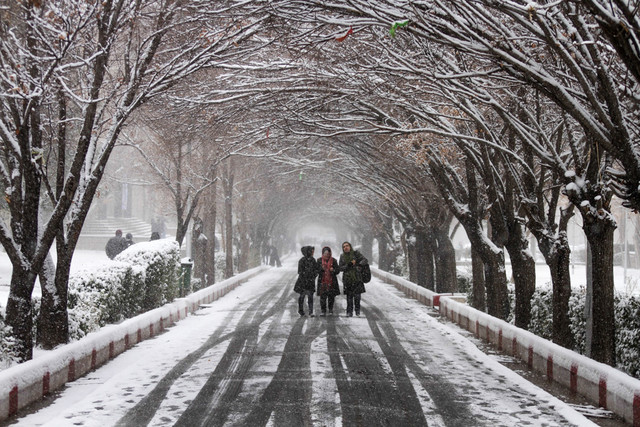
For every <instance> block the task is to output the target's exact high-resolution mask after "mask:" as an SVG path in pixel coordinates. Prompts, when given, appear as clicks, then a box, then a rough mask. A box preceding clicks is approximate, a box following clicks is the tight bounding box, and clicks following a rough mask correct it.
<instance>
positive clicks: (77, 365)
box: [0, 266, 267, 420]
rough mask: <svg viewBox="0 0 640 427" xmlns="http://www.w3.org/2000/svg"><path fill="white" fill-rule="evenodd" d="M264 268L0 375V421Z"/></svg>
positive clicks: (88, 337)
mask: <svg viewBox="0 0 640 427" xmlns="http://www.w3.org/2000/svg"><path fill="white" fill-rule="evenodd" d="M266 269H267V267H265V266H260V267H256V268H253V269H251V270H248V271H245V272H243V273H241V274H238V275H236V276H234V277H231V278H229V279H227V280H224V281H222V282H220V283H216V284H214V285H212V286H209V287H208V288H205V289H201V290H199V291H197V292H194V293H193V294H191V295H189V296H187V297H186V298H181V299H178V300H176V301H174V302H172V303H169V304H166V305H164V306H163V307H160V308H156V309H154V310H151V311H148V312H146V313H143V314H141V315H139V316H136V317H134V318H132V319H128V320H125V321H124V322H122V323H120V324H118V325H108V326H105V327H104V328H102V329H101V330H100V331H97V332H94V333H91V334H88V335H87V336H86V337H84V338H83V339H81V340H79V341H76V342H73V343H71V344H68V345H65V346H62V347H60V348H59V349H57V350H53V351H51V352H50V353H48V354H46V355H44V356H42V357H39V358H37V359H33V360H29V361H27V362H25V363H21V364H20V365H16V366H13V367H11V368H9V369H6V370H4V371H0V420H4V419H7V418H9V417H11V416H12V415H15V414H17V413H18V412H19V411H20V409H22V408H24V407H25V406H27V405H29V404H31V403H33V402H35V401H38V400H41V399H43V398H44V397H46V396H47V395H49V394H50V393H51V392H53V391H55V390H57V389H59V388H61V387H62V386H64V385H65V384H66V383H68V382H71V381H75V380H76V379H77V378H80V377H82V376H83V375H85V374H87V373H88V372H91V371H92V370H94V369H96V368H97V367H99V366H101V365H103V364H104V363H106V362H108V361H109V360H111V359H113V358H114V357H116V356H117V355H119V354H120V353H123V352H124V351H126V350H128V349H129V348H131V347H133V346H134V345H136V344H137V343H139V342H141V341H144V340H146V339H148V338H151V337H153V336H154V335H156V334H159V333H162V332H163V331H164V329H165V328H166V327H169V326H171V325H173V324H174V323H176V322H177V321H179V320H181V319H183V318H185V317H187V316H188V314H189V313H193V312H194V311H196V310H198V309H199V308H200V306H201V305H202V304H208V303H211V302H213V301H215V300H217V299H218V298H220V297H222V296H224V295H226V294H227V293H229V292H230V291H232V290H233V289H235V288H237V287H238V286H240V285H241V284H242V283H243V282H246V281H247V280H249V279H250V278H252V277H254V276H256V275H258V274H260V273H262V272H263V271H264V270H266Z"/></svg>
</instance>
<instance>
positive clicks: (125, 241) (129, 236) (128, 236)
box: [124, 233, 135, 248]
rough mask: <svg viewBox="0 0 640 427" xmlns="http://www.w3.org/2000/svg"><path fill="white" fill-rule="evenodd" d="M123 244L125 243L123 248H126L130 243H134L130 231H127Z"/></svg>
mask: <svg viewBox="0 0 640 427" xmlns="http://www.w3.org/2000/svg"><path fill="white" fill-rule="evenodd" d="M124 244H125V245H126V246H125V248H128V247H129V246H131V245H134V244H135V242H134V241H133V234H131V233H127V235H126V237H125V239H124Z"/></svg>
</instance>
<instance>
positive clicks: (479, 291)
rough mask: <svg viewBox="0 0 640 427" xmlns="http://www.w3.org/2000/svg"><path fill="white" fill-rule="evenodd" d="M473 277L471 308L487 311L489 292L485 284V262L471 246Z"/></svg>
mask: <svg viewBox="0 0 640 427" xmlns="http://www.w3.org/2000/svg"><path fill="white" fill-rule="evenodd" d="M471 276H472V284H473V289H472V294H471V307H473V308H475V309H477V310H480V311H483V312H485V311H487V292H486V287H485V282H484V262H483V261H482V258H480V255H479V254H478V252H477V251H476V250H474V249H473V246H471Z"/></svg>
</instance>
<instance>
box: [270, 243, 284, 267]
mask: <svg viewBox="0 0 640 427" xmlns="http://www.w3.org/2000/svg"><path fill="white" fill-rule="evenodd" d="M269 257H270V258H269V265H272V266H276V267H282V263H281V262H280V256H279V255H278V248H276V247H275V246H271V250H270V252H269Z"/></svg>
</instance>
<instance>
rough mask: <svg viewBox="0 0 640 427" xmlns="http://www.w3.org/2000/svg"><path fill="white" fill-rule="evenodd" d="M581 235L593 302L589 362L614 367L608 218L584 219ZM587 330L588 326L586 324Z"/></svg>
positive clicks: (611, 226) (611, 224) (611, 229)
mask: <svg viewBox="0 0 640 427" xmlns="http://www.w3.org/2000/svg"><path fill="white" fill-rule="evenodd" d="M583 221H584V226H583V229H584V233H585V235H586V236H587V240H588V241H589V245H590V246H591V252H592V256H591V262H592V279H593V301H592V304H593V305H592V316H591V319H592V325H591V328H592V342H591V358H592V359H594V360H597V361H598V362H602V363H606V364H608V365H611V366H615V363H616V348H615V315H614V314H615V313H614V299H613V294H614V292H613V290H614V286H613V285H614V283H613V233H614V231H615V229H616V226H615V223H614V222H613V221H612V220H611V219H610V218H608V217H606V216H605V217H600V216H595V215H589V216H585V215H583ZM587 327H589V324H587Z"/></svg>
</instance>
